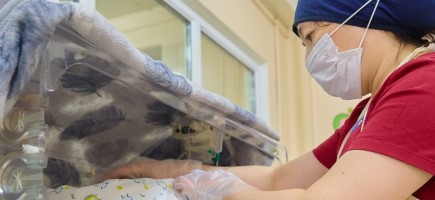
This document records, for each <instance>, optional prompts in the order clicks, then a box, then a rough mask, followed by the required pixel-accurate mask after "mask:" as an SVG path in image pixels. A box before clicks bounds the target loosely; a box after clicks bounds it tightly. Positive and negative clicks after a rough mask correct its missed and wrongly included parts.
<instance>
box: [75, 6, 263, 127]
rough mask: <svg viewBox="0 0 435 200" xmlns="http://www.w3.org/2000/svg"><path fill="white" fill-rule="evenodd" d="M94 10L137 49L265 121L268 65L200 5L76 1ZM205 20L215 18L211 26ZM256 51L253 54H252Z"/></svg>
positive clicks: (208, 20) (209, 20) (211, 20)
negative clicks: (93, 7) (230, 34)
mask: <svg viewBox="0 0 435 200" xmlns="http://www.w3.org/2000/svg"><path fill="white" fill-rule="evenodd" d="M74 1H79V2H80V3H85V4H87V5H90V7H92V5H94V6H95V8H96V9H97V10H98V11H99V12H100V13H101V14H102V15H104V16H105V17H106V18H108V19H109V21H111V23H112V24H113V25H114V26H115V27H116V28H118V30H120V31H121V32H122V33H123V34H124V35H126V36H127V38H128V39H129V40H130V41H131V42H132V43H133V44H134V45H135V46H136V47H137V48H138V49H140V50H142V51H143V52H145V53H147V54H148V55H150V56H151V57H152V58H153V59H156V60H163V61H164V62H165V63H166V64H168V66H169V67H170V68H171V69H172V70H173V71H176V72H179V73H181V74H183V75H185V76H186V77H188V78H189V79H191V80H192V82H194V83H197V84H200V85H202V86H203V87H204V88H206V89H208V90H210V91H212V92H215V93H217V94H220V95H222V96H224V97H226V98H228V99H229V100H231V101H233V102H234V103H236V104H238V105H240V106H241V107H243V108H245V109H246V110H249V111H251V112H255V113H256V114H257V115H259V116H261V117H262V118H264V119H265V120H268V115H269V114H268V112H269V111H268V95H260V94H267V93H268V86H267V82H268V81H267V77H268V75H267V74H268V73H267V66H266V65H264V61H262V59H261V58H259V57H258V56H256V54H255V53H253V52H251V51H250V49H249V47H247V46H243V42H241V40H240V39H238V38H236V37H231V36H229V35H228V33H229V32H231V30H229V29H228V28H226V27H225V26H224V25H222V24H219V23H218V24H216V21H219V20H218V19H216V18H215V16H214V15H213V14H211V13H207V11H206V12H204V11H205V9H203V8H202V7H201V3H200V2H197V1H185V0H123V1H119V0H74ZM198 13H200V14H198ZM209 22H213V24H210V23H209ZM253 55H254V56H253Z"/></svg>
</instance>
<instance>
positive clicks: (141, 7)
mask: <svg viewBox="0 0 435 200" xmlns="http://www.w3.org/2000/svg"><path fill="white" fill-rule="evenodd" d="M96 9H97V10H98V11H99V12H100V13H101V14H102V15H104V16H105V17H106V18H108V19H109V21H111V22H112V24H113V25H114V26H115V27H116V28H117V29H118V30H120V31H121V32H122V33H123V34H124V35H125V36H126V37H127V38H128V39H129V40H130V41H131V42H132V43H133V44H134V45H135V47H136V48H138V49H140V50H141V51H143V52H145V53H146V54H148V55H149V56H150V57H152V58H153V59H155V60H163V61H164V62H165V63H166V64H168V66H169V67H170V68H171V69H172V70H173V71H176V72H178V73H181V74H183V75H185V76H187V77H190V74H188V61H187V58H188V57H189V52H188V51H187V49H188V48H187V41H186V38H187V30H188V23H187V21H186V20H185V19H183V18H182V17H181V16H179V15H178V14H176V13H175V12H174V11H173V10H171V9H170V8H169V7H167V6H165V5H164V4H162V3H161V2H160V1H158V0H122V1H120V0H97V1H96Z"/></svg>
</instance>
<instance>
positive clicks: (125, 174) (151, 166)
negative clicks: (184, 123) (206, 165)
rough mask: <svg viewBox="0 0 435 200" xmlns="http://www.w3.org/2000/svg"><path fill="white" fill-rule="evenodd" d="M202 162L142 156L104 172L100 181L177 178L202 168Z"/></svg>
mask: <svg viewBox="0 0 435 200" xmlns="http://www.w3.org/2000/svg"><path fill="white" fill-rule="evenodd" d="M201 168H202V162H201V161H196V160H173V159H168V160H161V161H159V160H155V159H151V158H145V157H140V158H136V159H134V160H133V161H131V162H129V163H127V164H124V165H121V166H119V167H116V168H114V169H112V170H109V171H107V172H105V173H104V175H103V176H101V177H100V178H99V181H100V182H101V181H104V180H107V179H116V178H130V179H134V178H154V179H164V178H175V177H177V176H181V175H184V174H187V173H190V172H191V171H192V170H194V169H201Z"/></svg>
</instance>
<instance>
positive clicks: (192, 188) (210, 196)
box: [173, 170, 255, 200]
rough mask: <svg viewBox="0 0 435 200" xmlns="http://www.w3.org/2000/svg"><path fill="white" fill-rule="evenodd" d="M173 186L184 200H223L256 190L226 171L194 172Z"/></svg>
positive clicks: (182, 177) (178, 179)
mask: <svg viewBox="0 0 435 200" xmlns="http://www.w3.org/2000/svg"><path fill="white" fill-rule="evenodd" d="M173 186H174V189H175V192H176V195H177V197H178V199H182V200H221V199H223V198H224V197H227V196H229V195H232V194H235V193H237V192H240V191H242V190H247V189H255V188H254V187H252V186H250V185H248V184H246V183H245V182H243V181H242V180H241V179H240V178H238V177H237V176H236V175H234V174H233V173H230V172H228V171H224V170H212V171H202V170H194V171H192V173H190V174H187V175H184V176H180V177H177V178H176V179H175V180H174V183H173Z"/></svg>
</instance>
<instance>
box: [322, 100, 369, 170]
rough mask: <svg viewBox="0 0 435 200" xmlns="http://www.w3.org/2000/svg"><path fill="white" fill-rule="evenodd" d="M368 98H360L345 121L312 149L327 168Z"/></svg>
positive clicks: (335, 157) (330, 165) (329, 166)
mask: <svg viewBox="0 0 435 200" xmlns="http://www.w3.org/2000/svg"><path fill="white" fill-rule="evenodd" d="M368 100H369V99H364V100H362V101H361V102H360V103H359V104H358V105H357V106H356V107H355V109H354V110H353V111H352V113H351V114H350V116H349V118H348V119H347V120H346V122H345V123H344V124H343V125H342V126H341V127H340V128H339V129H337V130H336V131H335V132H334V134H333V135H331V136H330V137H329V138H328V139H326V140H325V141H324V142H323V143H321V144H320V145H319V146H317V147H316V148H315V149H314V150H313V154H314V156H315V157H316V158H317V160H319V161H320V163H322V164H323V165H324V166H325V167H327V168H328V169H329V168H331V167H332V166H333V165H334V164H335V162H336V161H337V154H338V150H339V149H340V146H341V143H342V142H343V140H344V138H345V136H346V134H347V132H348V131H349V130H350V129H351V127H352V126H353V124H355V122H356V121H357V119H358V116H359V115H360V113H361V112H362V110H363V109H364V107H365V105H366V104H367V102H368Z"/></svg>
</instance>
